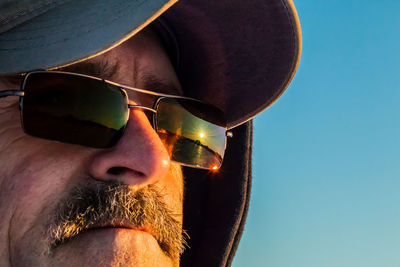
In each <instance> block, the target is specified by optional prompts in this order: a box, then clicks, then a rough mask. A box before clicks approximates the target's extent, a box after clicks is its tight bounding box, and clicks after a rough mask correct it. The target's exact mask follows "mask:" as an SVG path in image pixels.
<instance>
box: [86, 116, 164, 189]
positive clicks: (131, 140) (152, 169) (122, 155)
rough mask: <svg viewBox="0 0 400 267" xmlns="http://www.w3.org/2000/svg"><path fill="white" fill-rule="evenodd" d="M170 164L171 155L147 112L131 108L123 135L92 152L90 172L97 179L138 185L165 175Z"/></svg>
mask: <svg viewBox="0 0 400 267" xmlns="http://www.w3.org/2000/svg"><path fill="white" fill-rule="evenodd" d="M169 166H170V157H169V155H168V153H167V151H166V149H165V148H164V145H163V144H162V142H161V140H160V138H159V137H158V135H157V133H156V132H155V131H154V130H153V128H152V127H151V125H150V122H149V120H148V119H147V116H146V115H145V114H144V113H143V112H142V111H140V110H138V109H131V110H130V118H129V120H128V123H127V125H126V129H125V132H124V135H123V136H122V138H121V139H120V140H119V141H118V143H117V144H116V145H115V146H114V147H112V148H109V149H105V150H102V151H99V152H97V153H96V154H95V155H94V156H93V158H92V160H91V162H90V163H89V173H90V175H91V176H92V177H93V178H94V179H97V180H104V181H107V180H114V181H118V182H121V183H123V184H126V185H133V186H137V187H138V188H140V187H144V186H146V185H149V184H154V183H156V182H157V181H159V180H160V179H162V178H163V177H165V176H166V174H167V172H168V170H169Z"/></svg>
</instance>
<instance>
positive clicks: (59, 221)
mask: <svg viewBox="0 0 400 267" xmlns="http://www.w3.org/2000/svg"><path fill="white" fill-rule="evenodd" d="M67 69H68V70H70V71H75V72H84V73H86V74H92V75H95V76H103V77H102V78H106V79H110V80H112V81H115V82H118V83H122V84H126V85H131V86H134V87H136V88H144V89H149V90H153V89H155V90H157V89H161V90H167V91H166V93H171V94H179V92H180V90H181V89H180V85H179V82H178V79H177V77H176V75H175V73H174V70H173V68H172V66H171V63H170V61H169V59H168V57H167V55H166V54H165V52H164V50H163V48H162V47H161V45H160V44H159V42H158V41H157V39H156V37H155V36H154V35H153V33H151V32H149V31H147V32H145V33H141V34H139V35H138V36H136V37H134V38H132V39H130V40H128V41H127V42H125V43H123V44H122V45H120V46H118V47H117V48H114V49H112V50H110V51H109V52H107V53H106V54H103V55H100V56H97V57H95V58H92V59H90V60H87V61H85V62H82V63H77V64H75V65H72V66H70V67H68V68H67ZM154 85H157V86H158V87H159V88H149V86H154ZM18 86H19V85H18V84H16V83H13V82H9V81H6V80H3V81H0V90H8V89H18ZM171 90H172V91H171ZM129 94H130V93H129ZM129 97H130V99H131V100H132V101H134V102H135V103H138V104H142V105H146V106H148V105H151V100H152V99H148V98H146V97H138V96H137V95H134V94H130V95H129ZM17 103H18V98H17V97H7V98H3V99H0V125H1V127H0V266H8V265H13V266H89V265H90V266H110V265H118V266H129V265H132V266H133V265H134V266H174V265H175V266H176V265H178V264H179V259H178V258H177V256H176V254H177V251H178V250H179V245H177V243H179V241H180V237H179V235H178V237H177V236H176V235H175V236H172V237H171V236H170V234H169V232H170V231H172V230H175V232H176V231H178V232H180V230H181V224H182V198H183V196H182V195H183V181H182V173H181V170H180V167H179V166H177V165H176V164H174V163H170V160H169V156H168V154H167V152H166V150H165V148H164V146H163V144H162V143H161V141H160V139H159V138H158V136H157V134H156V133H155V132H154V130H153V129H152V127H151V125H150V123H149V121H148V119H147V116H146V114H144V113H143V112H142V111H140V110H138V109H132V110H131V111H130V119H129V122H128V125H127V128H126V131H125V134H124V136H123V137H122V138H121V139H120V140H119V142H118V144H117V145H116V146H114V147H112V148H109V149H94V148H87V147H83V146H78V145H71V144H64V143H59V142H54V141H48V140H43V139H39V138H35V137H31V136H28V135H26V134H25V133H24V132H23V131H22V129H21V126H20V119H19V110H18V104H17ZM136 192H139V194H135V193H136ZM135 203H136V204H135ZM146 203H147V204H146ZM148 203H150V204H148ZM132 205H133V206H134V205H139V208H138V209H139V210H140V208H142V207H143V208H144V209H145V211H144V212H142V213H140V216H142V215H143V216H144V217H145V218H146V219H145V220H144V223H142V225H139V226H138V225H136V224H137V223H140V222H139V221H140V220H135V219H134V218H135V214H136V213H135V212H136V211H137V209H136V208H132ZM160 217H162V218H161V219H162V220H165V221H166V222H167V223H165V222H161V223H160V222H158V223H157V222H155V221H160V220H159V219H160ZM139 219H140V218H139ZM132 222H134V223H135V225H133V224H132ZM85 228H90V229H85ZM164 228H165V229H164ZM171 229H172V230H171ZM177 229H178V230H177ZM174 238H175V239H174Z"/></svg>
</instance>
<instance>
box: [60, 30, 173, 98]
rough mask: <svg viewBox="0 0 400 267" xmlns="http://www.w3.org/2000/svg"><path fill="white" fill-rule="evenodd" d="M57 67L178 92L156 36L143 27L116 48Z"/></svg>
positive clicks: (171, 71)
mask: <svg viewBox="0 0 400 267" xmlns="http://www.w3.org/2000/svg"><path fill="white" fill-rule="evenodd" d="M58 70H64V71H70V72H76V73H83V74H87V75H92V76H96V77H100V78H103V79H106V80H111V81H113V82H117V83H121V84H126V85H129V86H133V87H137V88H142V89H147V90H152V91H158V92H162V93H170V94H181V88H180V83H179V81H178V79H177V77H176V74H175V71H174V68H173V66H172V64H171V61H170V59H169V57H168V55H167V53H166V52H165V49H164V48H163V46H162V44H161V42H160V40H159V38H158V37H157V35H156V34H155V33H154V32H153V31H152V30H150V29H145V30H143V31H142V32H140V33H139V34H137V35H135V36H134V37H132V38H130V39H129V40H127V41H126V42H124V43H122V44H121V45H119V46H118V47H116V48H114V49H111V50H110V51H108V52H106V53H104V54H102V55H99V56H96V57H94V58H91V59H88V60H85V61H82V62H79V63H75V64H72V65H69V66H66V67H62V68H58Z"/></svg>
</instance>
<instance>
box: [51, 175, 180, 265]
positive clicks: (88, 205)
mask: <svg viewBox="0 0 400 267" xmlns="http://www.w3.org/2000/svg"><path fill="white" fill-rule="evenodd" d="M53 214H55V216H54V218H53V219H52V221H51V222H50V223H49V225H48V237H49V254H51V252H52V251H54V250H55V249H56V248H58V247H59V246H61V245H63V244H64V243H66V242H68V241H69V240H71V239H72V238H74V237H75V236H77V235H78V234H79V233H81V232H83V231H85V230H88V229H91V228H100V227H112V226H119V225H121V224H124V223H128V224H129V225H133V226H134V227H135V228H138V229H143V228H147V229H149V230H150V232H151V233H152V234H153V236H154V237H155V239H156V240H157V242H158V244H159V246H160V248H161V249H162V251H163V252H164V253H165V254H166V255H167V256H169V257H170V258H173V259H177V258H179V256H180V255H181V254H182V253H183V251H184V248H185V246H186V241H185V239H184V238H183V230H182V226H181V224H180V223H179V221H177V220H176V219H175V217H176V216H177V214H173V213H172V212H171V211H170V210H169V209H168V208H167V206H166V205H165V203H164V202H163V201H162V196H161V195H160V193H159V192H158V190H157V189H156V187H155V186H153V185H149V186H147V187H145V188H143V189H140V190H138V191H132V190H131V189H130V188H129V186H127V185H123V184H120V183H117V182H99V181H91V182H88V183H87V184H85V185H80V186H77V187H75V188H74V189H73V190H72V191H71V193H70V194H69V195H68V196H67V197H66V198H65V199H64V200H63V201H61V202H60V203H59V204H58V206H57V208H56V210H55V212H54V213H53Z"/></svg>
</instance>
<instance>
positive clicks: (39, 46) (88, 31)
mask: <svg viewBox="0 0 400 267" xmlns="http://www.w3.org/2000/svg"><path fill="white" fill-rule="evenodd" d="M143 3H144V2H142V3H140V5H139V6H141V5H142V4H143ZM130 6H131V4H130ZM139 6H138V7H139ZM122 11H123V10H122V9H121V10H120V11H119V12H118V13H117V15H118V16H116V17H114V19H112V20H111V21H109V22H107V23H103V24H102V25H100V28H102V27H103V26H104V25H106V24H109V23H110V22H111V23H113V22H114V21H116V20H117V19H119V18H120V17H121V13H122ZM96 29H99V27H97V28H92V29H89V30H87V31H84V32H82V33H80V34H78V35H75V36H74V37H75V38H76V37H79V36H82V35H85V34H87V33H90V32H93V31H95V30H96ZM63 32H66V31H65V30H64V31H59V32H57V33H63ZM34 39H37V38H27V39H20V40H22V41H27V40H34ZM71 39H72V38H66V39H65V38H64V39H62V40H59V41H56V42H52V43H46V44H42V45H38V46H27V47H19V48H10V49H1V48H0V51H16V50H21V49H27V48H41V47H48V46H50V45H54V44H58V43H61V42H65V41H67V40H71ZM3 41H5V42H7V41H9V42H12V41H14V40H0V43H1V42H3Z"/></svg>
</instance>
